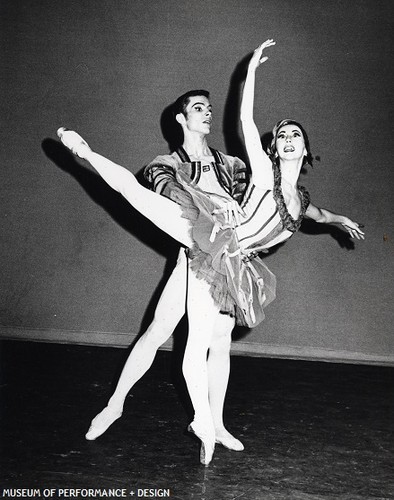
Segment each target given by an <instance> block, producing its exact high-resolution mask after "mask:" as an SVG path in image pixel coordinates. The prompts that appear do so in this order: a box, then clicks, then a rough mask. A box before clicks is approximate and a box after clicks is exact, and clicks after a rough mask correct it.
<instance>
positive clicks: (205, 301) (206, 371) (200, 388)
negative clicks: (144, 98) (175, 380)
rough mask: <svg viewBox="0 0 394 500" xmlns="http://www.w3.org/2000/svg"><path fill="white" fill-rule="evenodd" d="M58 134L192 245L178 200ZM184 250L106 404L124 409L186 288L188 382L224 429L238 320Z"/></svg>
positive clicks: (198, 404) (199, 413)
mask: <svg viewBox="0 0 394 500" xmlns="http://www.w3.org/2000/svg"><path fill="white" fill-rule="evenodd" d="M58 134H59V137H60V138H61V140H62V142H63V144H65V145H66V146H67V147H68V148H69V149H71V150H72V151H73V152H74V153H76V154H78V156H81V157H83V158H84V159H86V160H87V161H89V163H90V164H91V165H92V166H93V167H94V168H95V169H96V171H97V172H98V173H99V174H100V175H101V177H102V178H103V179H104V180H105V181H106V182H107V184H108V185H109V186H111V187H112V188H113V189H115V190H116V191H118V192H119V193H121V194H122V195H123V196H124V197H125V198H126V200H127V201H128V202H129V203H130V204H131V205H132V206H133V207H134V208H135V209H136V210H138V211H139V212H140V213H141V214H142V215H144V216H145V217H147V218H148V219H149V220H150V221H152V222H153V223H154V224H155V225H156V226H158V227H159V228H160V229H162V230H163V231H165V232H166V233H167V234H169V235H170V236H172V237H173V238H175V239H176V240H177V241H179V242H180V243H181V244H183V245H184V246H187V247H190V246H191V244H192V239H191V236H190V232H189V231H190V223H189V221H188V220H187V219H185V218H183V217H182V210H181V208H180V206H179V205H177V204H176V203H174V202H172V201H171V200H169V199H167V198H165V197H163V196H161V195H158V194H156V193H154V192H152V191H150V190H148V189H146V188H144V187H143V186H142V185H141V184H139V183H138V181H137V179H136V178H135V176H134V175H133V174H132V173H131V172H130V171H129V170H127V169H125V168H123V167H121V166H120V165H117V164H116V163H114V162H112V161H110V160H108V159H107V158H105V157H103V156H101V155H99V154H97V153H94V152H93V151H91V150H90V148H89V147H88V146H87V144H86V143H84V141H83V139H82V138H81V137H80V136H79V135H78V134H76V133H75V132H72V131H65V130H64V131H59V132H58ZM182 255H184V254H183V252H181V254H180V257H179V259H178V263H177V266H176V268H175V269H174V271H173V273H172V275H171V277H170V279H169V280H168V283H167V285H166V287H165V289H164V291H163V293H162V296H161V298H160V301H159V304H158V306H157V309H156V312H155V317H154V320H153V322H152V324H151V325H150V326H149V328H148V330H147V331H146V332H145V333H144V335H143V336H142V337H141V338H140V339H139V340H138V342H137V343H136V345H135V346H134V349H133V350H132V352H131V354H130V356H129V358H128V360H127V361H126V364H125V366H124V368H123V371H122V374H121V376H120V379H119V382H118V384H117V387H116V390H115V392H114V394H113V395H112V397H111V398H110V401H109V405H108V406H109V408H111V409H112V410H114V411H115V413H117V414H119V413H121V411H122V409H123V404H124V400H125V398H126V396H127V394H128V392H129V391H130V389H131V387H132V386H133V385H134V384H135V383H136V382H137V381H138V380H139V379H140V378H141V377H142V376H143V375H144V373H145V372H146V371H147V370H148V369H149V367H150V366H151V364H152V362H153V359H154V357H155V354H156V351H157V349H158V348H159V347H160V346H161V345H162V344H163V342H165V341H166V340H167V339H168V338H169V337H170V335H171V334H172V332H173V330H174V329H175V327H176V325H177V324H178V322H179V320H180V319H181V318H182V316H183V315H184V312H185V297H186V291H187V300H186V305H187V313H188V318H189V335H188V341H187V345H186V349H185V356H184V362H183V373H184V377H185V380H186V385H187V387H188V391H189V394H190V398H191V401H192V404H193V408H194V412H195V420H196V421H202V422H208V421H209V422H210V423H212V424H213V426H214V427H215V429H217V430H222V429H224V425H223V406H224V399H225V394H226V390H227V384H228V377H229V371H230V357H229V351H230V344H231V332H232V329H233V327H234V320H233V319H232V318H230V317H229V316H225V315H222V314H220V312H219V309H218V307H217V306H216V305H215V303H214V302H213V299H212V297H211V295H210V293H209V287H208V284H207V283H205V282H204V281H202V280H198V279H197V278H196V276H195V275H194V274H193V273H192V272H190V271H189V272H187V271H186V262H185V257H184V256H183V257H182ZM186 277H187V280H186ZM186 281H187V284H186ZM208 351H209V355H208ZM207 355H208V359H207Z"/></svg>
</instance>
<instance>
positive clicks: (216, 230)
mask: <svg viewBox="0 0 394 500" xmlns="http://www.w3.org/2000/svg"><path fill="white" fill-rule="evenodd" d="M177 180H178V182H180V184H181V185H182V187H183V188H184V189H185V190H186V191H187V192H188V193H189V194H190V196H191V200H190V201H191V202H190V204H186V205H183V204H182V205H181V207H182V210H183V216H184V217H186V218H187V219H189V220H191V222H192V224H191V236H192V239H193V242H194V245H193V247H192V248H190V249H189V250H188V256H189V259H190V268H191V270H192V271H193V272H194V274H195V275H196V276H197V278H199V279H203V280H205V281H206V282H207V283H208V284H209V286H210V293H211V295H212V298H213V299H214V301H215V303H216V304H217V305H218V306H219V308H220V310H221V312H223V313H226V314H230V315H231V316H234V317H235V318H236V323H237V325H240V326H248V327H254V326H256V325H258V324H259V323H260V322H261V321H263V319H264V317H265V314H264V308H265V307H266V306H267V305H268V304H269V303H270V302H272V301H273V300H274V298H275V294H276V278H275V275H274V274H273V273H271V271H270V270H269V269H268V267H267V266H266V265H265V264H264V263H263V261H262V259H261V258H260V257H258V256H254V255H253V254H251V256H248V255H247V254H245V252H243V251H242V250H241V248H240V246H239V243H238V238H237V234H236V230H235V228H234V227H233V226H234V220H231V218H230V219H229V217H228V212H227V211H226V210H222V209H223V204H221V203H219V202H218V201H215V199H212V198H210V197H209V196H207V194H206V193H204V192H203V191H202V190H200V189H199V188H198V187H192V186H190V181H189V180H188V179H187V178H186V176H185V177H184V176H183V175H182V172H178V173H177ZM234 203H235V202H234ZM196 208H197V210H196ZM238 217H242V215H240V214H238Z"/></svg>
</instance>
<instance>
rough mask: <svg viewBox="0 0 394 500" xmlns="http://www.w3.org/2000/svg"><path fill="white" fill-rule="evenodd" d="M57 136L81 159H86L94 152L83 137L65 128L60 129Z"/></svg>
mask: <svg viewBox="0 0 394 500" xmlns="http://www.w3.org/2000/svg"><path fill="white" fill-rule="evenodd" d="M57 135H58V137H59V139H60V140H61V141H62V143H63V144H64V145H65V146H66V148H68V149H70V150H71V151H72V152H73V153H74V154H75V155H77V156H79V157H80V158H83V159H86V158H87V156H88V155H89V153H91V152H92V150H91V149H90V147H89V145H88V143H87V142H86V141H85V140H84V139H82V137H81V136H80V135H79V134H77V133H76V132H74V131H73V130H69V129H67V128H65V127H60V128H59V129H58V131H57Z"/></svg>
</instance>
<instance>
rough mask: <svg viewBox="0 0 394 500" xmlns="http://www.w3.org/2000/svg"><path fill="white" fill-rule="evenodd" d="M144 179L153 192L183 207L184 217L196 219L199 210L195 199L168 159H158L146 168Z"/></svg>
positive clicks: (160, 157)
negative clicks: (179, 179) (178, 177)
mask: <svg viewBox="0 0 394 500" xmlns="http://www.w3.org/2000/svg"><path fill="white" fill-rule="evenodd" d="M144 177H145V179H146V180H147V181H148V182H149V184H150V185H151V189H152V190H153V191H155V192H156V193H158V194H161V195H162V196H165V197H166V198H169V199H170V200H172V201H174V202H175V203H177V204H178V205H181V206H182V208H183V212H184V217H187V218H190V219H193V218H195V216H196V210H197V209H196V207H195V206H194V203H193V199H192V197H191V195H190V194H189V193H188V192H187V191H186V190H185V189H184V188H183V187H182V185H181V184H180V183H179V182H178V181H177V179H176V169H175V166H174V165H172V164H171V161H169V160H168V157H165V156H158V157H156V158H155V159H154V160H153V161H152V162H151V163H149V165H147V166H146V167H145V170H144Z"/></svg>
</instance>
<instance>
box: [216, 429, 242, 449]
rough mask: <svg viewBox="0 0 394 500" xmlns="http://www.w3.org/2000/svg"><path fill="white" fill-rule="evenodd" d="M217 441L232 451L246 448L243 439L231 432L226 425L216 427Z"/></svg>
mask: <svg viewBox="0 0 394 500" xmlns="http://www.w3.org/2000/svg"><path fill="white" fill-rule="evenodd" d="M215 442H216V443H217V444H221V445H222V446H224V447H225V448H228V449H229V450H232V451H243V450H244V449H245V447H244V445H243V444H242V443H241V441H240V440H239V439H237V438H236V437H234V436H233V435H232V434H230V433H229V432H228V430H227V429H225V428H224V427H223V428H220V429H215Z"/></svg>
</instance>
